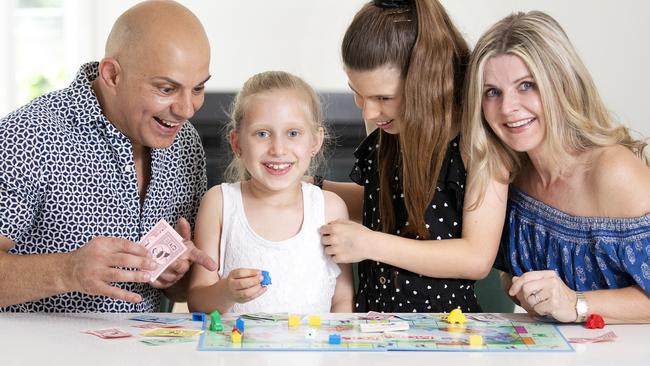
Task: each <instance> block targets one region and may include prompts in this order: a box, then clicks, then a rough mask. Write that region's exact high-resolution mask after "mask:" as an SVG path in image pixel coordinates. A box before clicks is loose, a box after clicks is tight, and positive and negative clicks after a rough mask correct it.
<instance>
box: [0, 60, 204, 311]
mask: <svg viewBox="0 0 650 366" xmlns="http://www.w3.org/2000/svg"><path fill="white" fill-rule="evenodd" d="M97 68H98V63H96V62H94V63H88V64H86V65H83V66H82V67H81V70H80V71H79V73H78V74H77V77H76V79H75V80H74V82H73V83H72V84H71V85H70V86H69V87H68V88H66V89H62V90H59V91H56V92H53V93H50V94H47V95H44V96H42V97H40V98H37V99H35V100H34V101H32V102H31V103H29V104H27V105H25V106H23V107H22V108H20V109H18V110H16V111H14V112H12V113H11V114H9V115H8V116H6V117H4V118H2V119H0V146H1V147H0V149H1V151H2V153H1V154H0V235H3V236H6V237H8V238H9V239H11V240H12V241H13V242H14V243H15V246H14V247H13V248H12V249H11V250H10V251H9V253H11V254H18V255H29V254H46V253H63V252H71V251H74V250H76V249H79V248H80V247H82V246H83V245H84V244H85V243H87V242H88V241H89V240H91V239H92V238H94V237H96V236H114V237H120V238H124V239H128V240H131V241H133V242H138V241H139V240H140V238H141V237H142V236H143V235H144V234H145V233H146V232H147V231H148V230H149V229H151V228H152V227H153V226H154V225H155V223H156V222H157V221H158V220H160V219H161V218H164V219H166V220H167V221H168V222H169V223H170V224H172V225H174V223H175V222H176V221H177V220H178V218H179V217H181V216H184V217H185V218H187V219H188V220H189V221H190V223H191V224H193V222H194V218H195V215H196V211H197V208H198V204H199V201H200V199H201V197H202V196H203V193H204V192H205V189H206V175H205V153H204V151H203V147H202V146H201V140H200V137H199V135H198V133H197V131H196V130H195V129H194V127H193V126H192V125H190V124H189V123H186V124H185V125H184V126H183V127H182V129H181V130H180V131H179V132H178V135H177V136H176V139H175V141H174V143H173V144H172V145H171V146H170V147H168V148H165V149H152V151H151V180H150V182H149V186H148V189H147V193H146V196H145V199H144V204H143V205H142V206H141V205H140V197H139V194H138V184H137V180H136V175H135V165H134V161H133V149H132V146H131V143H130V142H129V139H128V138H127V137H126V136H125V135H123V134H122V133H121V132H120V131H119V130H117V129H116V128H115V127H114V126H113V125H112V124H111V123H110V122H109V121H108V120H107V119H106V117H105V116H104V115H103V114H102V111H101V107H100V105H99V102H98V101H97V97H96V96H95V93H94V91H93V89H92V86H91V82H92V80H94V79H95V78H96V77H97V73H98V71H97ZM32 270H33V269H31V268H25V269H24V271H25V273H29V272H30V271H32ZM117 286H119V287H121V288H123V289H126V290H128V291H133V292H136V293H139V294H140V295H142V298H143V301H142V302H140V303H138V304H131V303H127V302H124V301H121V300H113V299H110V298H107V297H103V296H91V295H86V294H82V293H78V292H71V293H65V294H61V295H57V296H52V297H48V298H44V299H40V300H37V301H32V302H28V303H23V304H18V305H14V306H9V307H6V308H0V311H31V312H36V311H37V312H150V311H156V310H157V309H158V306H159V303H160V294H161V293H160V290H157V289H154V288H153V287H151V286H150V285H148V284H141V283H119V284H117Z"/></svg>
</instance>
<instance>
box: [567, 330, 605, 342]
mask: <svg viewBox="0 0 650 366" xmlns="http://www.w3.org/2000/svg"><path fill="white" fill-rule="evenodd" d="M616 338H617V336H616V333H614V332H612V331H609V332H607V333H604V334H601V335H599V336H596V337H575V338H569V339H568V341H569V343H600V342H613V341H615V340H616Z"/></svg>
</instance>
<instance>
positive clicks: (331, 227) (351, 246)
mask: <svg viewBox="0 0 650 366" xmlns="http://www.w3.org/2000/svg"><path fill="white" fill-rule="evenodd" d="M320 234H321V244H323V245H324V246H325V253H326V254H327V255H329V256H330V257H332V260H333V261H334V262H336V263H356V262H361V261H362V260H364V259H368V256H367V254H366V253H367V246H368V244H369V243H370V242H371V240H370V237H371V236H372V234H374V232H373V231H372V230H370V229H368V228H367V227H365V226H363V225H361V224H358V223H356V222H354V221H350V220H335V221H332V222H330V223H329V224H326V225H323V226H321V227H320Z"/></svg>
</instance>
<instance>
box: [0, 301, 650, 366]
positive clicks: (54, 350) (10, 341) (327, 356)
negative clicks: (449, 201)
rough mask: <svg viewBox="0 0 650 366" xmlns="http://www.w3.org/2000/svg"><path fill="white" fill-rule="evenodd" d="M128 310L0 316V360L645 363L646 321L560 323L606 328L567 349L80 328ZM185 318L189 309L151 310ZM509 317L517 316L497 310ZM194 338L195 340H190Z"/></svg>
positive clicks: (119, 320)
mask: <svg viewBox="0 0 650 366" xmlns="http://www.w3.org/2000/svg"><path fill="white" fill-rule="evenodd" d="M133 315H134V314H28V313H27V314H23V313H8V314H0V365H2V366H14V365H65V366H72V365H92V366H95V365H112V366H126V365H191V366H200V365H210V366H220V365H224V366H225V365H228V366H243V365H256V366H262V365H282V366H289V365H323V366H339V365H354V366H365V365H369V366H382V365H387V366H388V365H390V366H406V365H427V366H436V365H440V366H460V365H496V366H507V365H517V366H532V365H543V366H559V365H585V366H587V365H589V366H593V365H608V366H611V365H614V366H627V365H650V325H608V326H606V327H605V329H598V330H590V329H586V328H584V327H582V326H577V325H563V326H561V327H560V330H561V332H562V333H563V334H564V336H565V337H593V336H595V335H600V334H602V333H605V332H606V331H610V330H611V331H614V332H615V333H616V335H617V336H618V339H617V340H616V341H614V342H608V343H594V344H574V345H573V347H574V348H575V350H576V351H575V352H562V353H553V352H277V351H276V352H272V351H271V352H199V351H197V350H196V346H197V342H192V343H179V344H169V345H164V346H158V347H152V346H147V345H144V344H141V343H140V342H138V341H137V339H134V338H123V339H109V340H105V339H100V338H98V337H94V336H91V335H88V334H85V333H82V332H81V331H83V330H89V329H99V328H113V327H117V328H120V329H123V330H126V331H129V332H131V333H134V334H136V333H139V331H140V329H137V328H133V327H131V325H132V324H133V321H131V320H127V319H128V318H129V317H131V316H133ZM156 315H161V316H171V317H183V318H186V319H188V321H187V322H186V323H181V324H186V325H187V327H194V328H198V327H200V325H199V323H198V322H191V321H189V319H190V318H191V315H190V314H177V313H174V314H156ZM501 315H504V316H507V317H509V318H512V319H516V318H520V317H525V316H526V315H525V314H501ZM196 339H198V337H196Z"/></svg>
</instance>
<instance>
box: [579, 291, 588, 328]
mask: <svg viewBox="0 0 650 366" xmlns="http://www.w3.org/2000/svg"><path fill="white" fill-rule="evenodd" d="M576 314H577V317H576V323H584V322H585V320H587V316H588V315H589V306H587V299H585V294H584V293H582V292H581V291H576Z"/></svg>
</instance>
